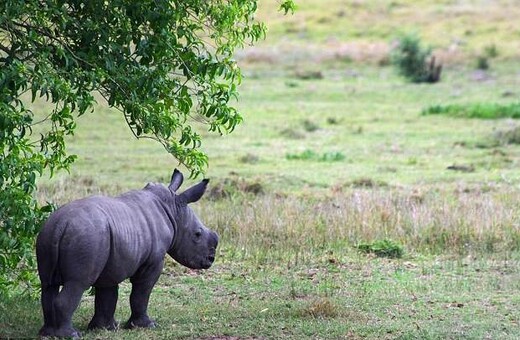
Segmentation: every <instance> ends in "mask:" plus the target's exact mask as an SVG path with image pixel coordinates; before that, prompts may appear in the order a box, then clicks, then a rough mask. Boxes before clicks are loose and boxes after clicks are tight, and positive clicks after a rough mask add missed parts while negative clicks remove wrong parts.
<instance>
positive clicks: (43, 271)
mask: <svg viewBox="0 0 520 340" xmlns="http://www.w3.org/2000/svg"><path fill="white" fill-rule="evenodd" d="M67 226H68V223H58V224H55V227H54V228H52V233H51V235H49V236H50V237H45V238H44V240H41V241H40V240H38V243H37V247H36V256H37V257H38V271H39V273H40V281H41V284H42V287H45V286H53V285H58V284H60V283H61V275H60V272H59V267H58V263H59V255H60V244H61V242H62V240H63V237H64V235H65V230H66V229H67Z"/></svg>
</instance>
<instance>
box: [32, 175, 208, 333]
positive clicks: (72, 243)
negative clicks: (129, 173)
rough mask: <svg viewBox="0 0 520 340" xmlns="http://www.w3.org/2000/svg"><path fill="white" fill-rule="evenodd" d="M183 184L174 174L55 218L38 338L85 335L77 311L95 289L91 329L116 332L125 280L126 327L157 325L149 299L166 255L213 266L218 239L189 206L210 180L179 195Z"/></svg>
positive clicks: (43, 263)
mask: <svg viewBox="0 0 520 340" xmlns="http://www.w3.org/2000/svg"><path fill="white" fill-rule="evenodd" d="M182 181H183V176H182V174H181V173H180V172H179V171H178V170H177V169H175V171H174V172H173V175H172V178H171V183H170V185H169V186H168V187H167V188H166V187H164V186H162V185H160V184H153V183H149V184H147V185H146V186H145V188H144V189H142V190H135V191H131V192H128V193H125V194H123V195H121V196H118V197H103V196H93V197H88V198H84V199H80V200H77V201H73V202H71V203H69V204H66V205H64V206H63V207H61V208H59V209H58V210H56V211H55V212H54V213H53V214H52V215H51V216H50V217H49V219H48V220H47V222H46V223H45V225H44V226H43V228H42V230H41V231H40V234H39V235H38V239H37V241H36V255H37V259H38V272H39V275H40V280H41V288H42V295H41V303H42V308H43V316H44V325H43V327H42V328H41V330H40V336H57V337H79V336H80V334H79V332H78V331H76V330H75V329H74V328H73V327H72V321H71V319H72V314H73V313H74V311H75V310H76V308H77V307H78V304H79V302H80V300H81V296H82V294H83V292H84V291H85V290H86V289H88V288H89V287H91V286H93V287H95V292H96V297H95V313H94V317H93V318H92V320H91V321H90V323H89V325H88V328H89V329H96V328H104V329H115V328H117V323H116V321H115V320H114V311H115V309H116V303H117V290H118V284H119V283H120V282H122V281H123V280H125V279H127V278H130V282H131V283H132V293H131V294H130V308H131V310H132V313H131V316H130V319H129V320H128V322H127V323H126V324H125V326H126V327H127V328H134V327H154V326H155V323H154V322H153V321H152V320H151V319H150V318H149V317H148V315H147V308H148V299H149V297H150V293H151V291H152V287H153V286H154V284H155V283H156V281H157V279H158V278H159V274H160V273H161V271H162V268H163V262H164V257H165V254H168V255H170V256H171V257H173V259H175V260H176V261H177V262H179V263H180V264H182V265H184V266H186V267H189V268H193V269H207V268H209V267H210V266H211V265H212V264H213V261H214V259H215V250H216V248H217V243H218V235H217V234H216V233H215V232H213V231H211V230H209V229H207V228H206V227H205V226H204V225H203V224H202V223H201V221H200V220H199V219H198V218H197V216H196V215H195V214H194V212H193V211H192V210H191V209H190V208H189V207H188V203H192V202H196V201H198V200H199V199H200V198H201V197H202V195H203V194H204V191H205V190H206V186H207V184H208V180H203V181H202V182H200V183H198V184H196V185H194V186H193V187H191V188H189V189H187V190H186V191H184V192H183V193H181V194H177V193H176V191H177V189H178V188H179V187H180V186H181V184H182ZM60 286H62V288H61V290H60Z"/></svg>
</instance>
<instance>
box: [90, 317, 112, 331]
mask: <svg viewBox="0 0 520 340" xmlns="http://www.w3.org/2000/svg"><path fill="white" fill-rule="evenodd" d="M118 328H119V322H117V321H116V320H114V319H112V320H110V321H108V322H107V321H104V320H96V319H92V320H91V321H90V323H89V324H88V330H94V329H106V330H109V331H114V330H116V329H118Z"/></svg>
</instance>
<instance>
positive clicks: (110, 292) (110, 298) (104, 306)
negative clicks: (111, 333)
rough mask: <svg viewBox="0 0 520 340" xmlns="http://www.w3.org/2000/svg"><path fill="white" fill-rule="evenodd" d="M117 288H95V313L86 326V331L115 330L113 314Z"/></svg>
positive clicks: (115, 324) (115, 323)
mask: <svg viewBox="0 0 520 340" xmlns="http://www.w3.org/2000/svg"><path fill="white" fill-rule="evenodd" d="M118 288H119V286H114V287H103V288H101V287H96V299H95V302H94V305H95V313H94V316H93V317H92V320H91V321H90V323H89V324H88V329H96V328H102V329H108V330H114V329H117V322H116V320H115V319H114V313H115V311H116V305H117V295H118V294H117V292H118Z"/></svg>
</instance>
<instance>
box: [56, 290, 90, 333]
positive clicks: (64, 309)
mask: <svg viewBox="0 0 520 340" xmlns="http://www.w3.org/2000/svg"><path fill="white" fill-rule="evenodd" d="M87 287H88V286H86V285H84V284H82V283H80V282H76V281H68V282H65V284H64V285H63V288H62V289H61V291H60V292H59V293H58V296H56V298H55V299H54V303H53V307H54V315H55V322H56V328H55V332H54V336H57V337H72V338H79V337H80V333H79V332H78V331H77V330H75V329H74V328H73V327H72V314H73V313H74V311H75V310H76V308H78V306H79V303H80V301H81V296H82V295H83V292H84V291H85V289H86V288H87Z"/></svg>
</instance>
